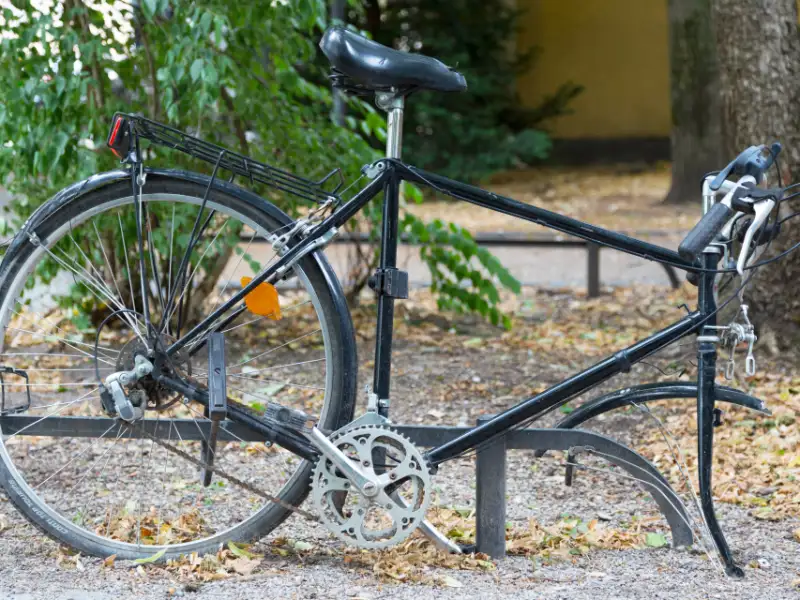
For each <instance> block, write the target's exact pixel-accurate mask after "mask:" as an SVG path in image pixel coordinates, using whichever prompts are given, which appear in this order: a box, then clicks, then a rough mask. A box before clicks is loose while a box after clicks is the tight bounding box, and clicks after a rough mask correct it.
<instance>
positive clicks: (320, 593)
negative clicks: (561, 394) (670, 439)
mask: <svg viewBox="0 0 800 600" xmlns="http://www.w3.org/2000/svg"><path fill="white" fill-rule="evenodd" d="M691 296H692V292H691V289H689V288H688V287H687V288H684V289H682V290H679V291H676V292H670V293H667V292H666V291H665V290H663V289H637V290H625V289H620V290H616V291H615V292H614V293H613V294H609V295H606V296H604V297H603V298H600V299H596V300H587V299H585V298H583V297H581V296H580V295H578V296H576V295H575V294H574V293H569V294H568V293H563V292H561V293H559V292H542V291H536V290H530V289H526V290H525V293H524V294H523V296H522V298H521V299H517V300H513V299H509V300H508V302H507V304H506V307H507V308H508V309H513V310H514V311H515V314H516V318H515V328H514V329H513V330H512V331H511V332H503V331H502V330H498V329H495V328H492V327H490V326H488V325H486V324H484V323H482V322H480V321H477V320H475V319H472V318H465V317H459V316H456V315H440V314H437V313H435V312H434V311H432V310H431V308H432V300H431V299H430V297H429V296H428V294H427V293H426V292H424V291H420V292H417V293H416V294H415V296H414V297H412V299H411V300H409V301H408V302H407V303H404V304H403V306H402V307H401V308H400V309H399V310H398V315H397V326H398V332H397V344H396V353H395V369H394V372H395V379H394V387H393V393H392V397H393V400H394V406H393V417H394V418H395V420H396V421H397V422H422V421H425V422H428V423H441V424H467V423H473V422H474V421H475V419H476V418H477V417H478V416H479V415H481V414H490V413H493V412H496V411H498V410H500V409H502V408H504V407H506V406H509V405H510V404H512V403H513V399H514V398H519V397H524V396H525V395H526V394H527V393H529V392H535V391H536V390H540V389H543V388H544V387H546V386H548V385H550V384H552V383H554V382H556V381H557V380H559V379H561V378H563V377H564V376H565V375H566V374H568V373H570V372H573V371H575V370H578V369H580V368H583V367H586V366H588V365H590V364H592V363H593V362H595V361H596V360H597V359H598V358H599V357H600V356H601V355H602V354H604V353H606V352H608V351H611V350H613V349H616V348H620V347H623V346H625V345H627V344H629V343H630V342H631V340H633V339H635V338H638V337H642V336H643V335H644V334H645V332H646V331H649V330H652V329H656V328H658V327H660V326H663V325H664V324H666V323H668V322H669V321H671V320H673V319H674V318H676V317H677V315H679V314H680V310H681V309H678V308H676V306H677V304H679V301H680V300H682V299H684V298H688V299H689V300H691ZM372 310H373V309H372V308H371V307H369V306H366V307H364V308H362V309H360V310H359V311H358V312H357V313H356V315H355V317H356V324H357V328H358V331H359V334H360V356H361V377H362V379H363V380H364V382H366V381H367V379H368V374H369V372H370V368H371V362H372V361H371V351H372V350H371V339H370V337H371V333H370V330H369V328H368V323H369V322H370V321H371V319H372V317H373V315H372V314H371V311H372ZM587 325H588V326H587ZM692 353H693V348H692V347H683V348H672V349H669V350H667V351H665V352H664V353H663V354H662V355H659V357H658V358H657V359H655V360H653V361H652V364H653V365H654V366H656V367H658V368H659V369H664V370H675V369H677V368H678V367H680V366H685V367H686V368H687V369H689V372H691V369H692V366H691V364H690V363H689V362H685V361H684V360H683V358H682V357H683V356H686V357H688V358H691V355H692ZM421 357H424V358H423V359H422V360H420V359H421ZM759 358H761V357H759ZM792 363H793V361H792V360H771V361H770V367H771V368H770V370H769V372H767V371H766V364H767V363H766V361H765V360H764V361H762V363H761V364H762V365H763V368H762V370H761V371H760V373H761V376H760V377H756V378H754V379H751V380H749V381H738V382H737V385H739V386H744V387H753V388H755V393H758V394H760V395H762V397H764V398H765V399H766V400H767V401H768V403H769V405H770V407H771V408H772V409H773V413H774V415H773V417H771V418H766V417H758V416H754V415H752V414H747V413H746V412H745V411H744V410H741V411H738V410H737V411H731V412H730V413H728V414H726V423H725V426H724V427H722V428H720V429H719V430H718V436H719V439H720V444H719V447H718V450H717V456H716V487H715V492H716V495H717V496H718V498H719V499H721V500H723V501H725V502H724V503H720V504H719V511H720V516H721V520H722V523H723V525H724V527H725V530H726V531H727V532H728V535H729V539H730V542H731V545H732V547H733V548H734V550H735V553H736V556H737V559H738V560H739V562H740V563H741V564H743V565H744V566H745V572H746V578H745V579H744V581H733V580H731V579H729V578H726V577H725V576H724V575H723V574H721V573H720V571H719V569H718V567H717V565H716V563H715V561H714V559H713V554H712V555H711V556H710V557H709V556H707V555H706V554H705V553H704V552H703V551H702V549H701V546H699V545H696V546H695V547H693V549H691V550H686V549H670V548H669V546H668V544H667V545H664V542H666V541H667V540H668V539H669V532H668V530H667V528H666V524H665V522H664V521H663V519H661V518H660V517H659V515H658V512H657V511H656V510H655V504H654V503H653V502H652V501H651V500H650V499H649V497H648V496H647V494H646V493H644V492H643V491H642V490H639V489H638V488H637V487H636V486H635V485H634V486H632V485H631V482H630V481H629V480H624V479H619V478H618V477H617V476H615V475H613V474H611V473H610V472H608V471H595V472H591V471H590V472H580V473H579V474H578V476H577V478H576V482H575V484H574V485H573V486H572V487H571V488H568V487H565V486H564V483H563V468H562V466H561V464H562V459H561V458H560V457H551V458H545V459H542V460H540V461H536V460H535V459H533V457H532V456H531V454H530V453H525V452H521V451H515V452H512V453H511V455H510V457H509V480H508V488H507V493H508V520H509V527H510V529H509V542H508V545H509V549H510V550H511V551H512V552H514V553H516V555H515V556H511V557H509V558H506V559H504V560H499V561H491V560H490V559H489V558H488V557H485V556H480V555H479V556H477V557H474V558H465V559H462V558H452V557H446V556H444V555H442V554H439V553H437V552H435V551H433V550H432V549H430V548H429V547H428V546H427V544H426V543H425V542H423V541H422V540H418V539H413V540H412V541H410V542H407V543H406V544H404V546H403V547H401V548H400V549H396V550H392V551H388V552H383V553H379V552H367V553H359V552H352V551H346V550H345V549H344V548H342V547H341V546H340V545H339V544H338V543H335V542H334V541H333V540H332V539H331V538H330V537H329V536H328V535H327V534H326V532H325V531H324V530H323V529H322V528H321V527H320V526H319V525H316V524H309V523H306V522H304V521H302V519H300V518H299V517H294V518H292V519H290V520H289V521H288V522H287V523H286V524H285V525H283V526H282V527H281V528H280V529H279V530H278V531H276V532H275V533H274V534H273V535H272V536H270V537H269V538H267V539H265V540H263V541H262V542H260V543H259V544H256V545H254V546H252V547H249V548H246V549H245V550H244V551H241V550H239V553H237V554H235V555H234V553H232V552H231V551H230V550H227V549H224V550H223V551H221V552H220V553H219V554H218V555H217V556H210V557H205V558H201V557H197V558H196V559H189V560H186V561H183V562H181V563H174V564H172V565H170V566H167V567H161V566H158V565H135V564H131V563H122V562H114V561H106V562H105V563H104V562H103V561H101V560H100V559H94V558H91V557H84V556H75V555H71V554H70V553H69V552H68V551H67V550H66V549H62V548H59V547H58V546H57V545H56V544H55V543H53V542H50V541H49V540H47V539H45V538H44V537H43V536H42V535H41V534H39V533H38V532H37V531H35V530H34V529H33V528H31V527H30V526H29V525H27V524H26V523H25V522H24V521H23V520H22V519H21V518H20V517H19V516H18V515H17V514H16V513H15V512H14V511H13V509H12V508H11V507H10V506H9V505H8V503H7V502H4V501H3V502H0V526H1V527H2V531H0V539H2V541H3V548H4V552H3V553H2V555H0V573H2V578H1V579H0V597H3V598H14V599H16V600H19V599H22V598H48V599H52V598H58V599H59V600H61V599H67V598H75V599H78V598H87V599H96V600H106V599H111V598H119V597H137V598H139V597H140V598H165V597H171V596H181V595H187V596H189V597H197V598H204V597H208V598H211V597H213V598H240V597H269V598H292V597H297V598H371V599H377V598H382V597H392V598H395V597H397V598H411V597H415V598H449V597H463V596H464V594H465V593H468V594H469V596H470V597H475V596H478V595H480V596H482V597H486V598H502V597H508V596H510V595H514V597H532V598H533V597H536V598H578V599H580V598H590V597H594V596H597V595H598V594H602V595H603V597H608V598H630V599H634V598H635V599H639V598H642V599H644V598H667V597H674V596H676V595H677V596H678V597H681V598H754V597H768V598H791V597H793V595H800V592H798V591H797V588H796V586H797V585H798V581H797V579H798V578H800V559H799V558H798V556H800V553H798V550H799V549H800V537H798V536H800V522H798V515H800V510H798V506H800V503H798V500H800V498H798V495H799V494H800V486H798V485H797V483H796V479H795V478H796V476H797V475H798V474H800V473H798V466H799V465H800V459H798V456H797V440H798V428H797V424H796V423H795V421H794V415H795V413H796V412H797V411H798V410H800V396H799V395H798V390H797V389H796V388H795V386H798V387H800V380H798V379H797V378H796V377H795V376H794V375H793V373H792V372H791V365H792ZM684 377H686V376H685V375H684ZM658 378H662V379H665V378H667V377H665V376H664V375H662V374H661V373H659V372H658V371H657V370H655V369H654V368H653V367H649V366H640V367H637V368H636V369H634V371H633V372H632V373H631V374H630V375H628V376H626V377H625V378H624V380H622V381H616V382H614V387H622V386H624V385H626V383H632V382H636V381H644V380H654V379H658ZM602 389H612V388H611V387H610V385H605V386H603V388H602ZM580 401H581V400H580V399H579V400H578V402H580ZM653 410H654V413H655V414H656V415H658V417H659V418H660V419H662V421H663V422H664V423H666V425H667V427H668V428H669V431H670V432H671V433H672V434H673V435H674V436H675V437H676V439H677V440H678V442H679V445H680V447H681V449H682V451H683V452H685V457H684V458H685V460H686V463H687V465H688V467H689V469H690V470H691V471H693V467H694V456H693V436H692V431H691V423H692V417H691V403H686V402H684V403H683V404H680V403H678V404H675V403H672V404H664V405H659V406H657V407H654V409H653ZM561 416H563V415H561V414H560V413H556V414H554V415H551V416H550V418H549V419H548V420H547V421H545V424H549V423H552V422H553V421H554V420H555V419H557V418H559V417H561ZM593 426H594V428H597V429H598V430H599V431H603V432H606V433H608V434H609V435H613V436H614V437H616V438H618V439H621V440H624V441H626V442H627V443H629V444H630V445H631V446H633V447H635V448H637V449H639V450H640V451H641V452H642V453H644V454H645V455H647V456H648V457H649V458H651V459H652V460H654V462H656V464H658V465H659V466H660V467H661V468H662V469H664V470H665V472H667V473H668V474H669V475H670V476H671V477H672V479H673V483H674V485H675V486H676V488H678V489H680V488H681V485H682V483H683V482H682V480H681V477H680V474H679V473H678V471H677V470H676V469H675V468H674V467H673V468H670V467H671V465H672V461H671V460H669V459H668V458H667V456H668V454H669V452H668V449H666V447H665V446H664V444H663V441H662V440H661V437H660V433H659V431H658V430H657V429H656V428H654V427H652V426H651V423H650V421H649V419H648V418H647V417H645V416H643V415H641V414H639V413H637V412H628V413H625V412H624V411H623V412H622V413H620V414H618V415H615V416H613V417H609V418H607V419H605V420H603V421H602V422H598V423H594V424H593ZM473 472H474V463H473V461H472V459H469V458H467V459H463V460H460V461H456V462H454V463H449V464H447V465H446V466H445V467H444V468H443V469H442V470H441V472H440V473H439V474H438V475H437V476H436V478H435V486H436V487H435V490H436V504H437V505H438V506H439V507H441V508H440V510H438V511H435V512H434V513H433V518H434V520H436V521H438V522H440V523H443V524H444V526H445V527H444V528H445V531H448V533H449V534H450V535H451V536H453V537H457V538H461V539H470V538H471V536H472V535H474V533H473V531H472V530H471V529H470V528H471V527H473V525H472V523H473V522H474V521H473V515H472V514H471V510H472V508H473V507H474V478H473ZM648 534H650V535H648ZM660 546H663V547H660ZM241 554H243V555H241Z"/></svg>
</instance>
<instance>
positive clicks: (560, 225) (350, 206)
mask: <svg viewBox="0 0 800 600" xmlns="http://www.w3.org/2000/svg"><path fill="white" fill-rule="evenodd" d="M379 163H383V164H384V165H385V168H383V169H382V170H380V172H379V174H378V176H377V177H375V179H373V180H372V181H371V182H370V183H369V184H368V185H367V186H366V187H365V188H363V189H362V190H361V191H359V192H358V193H357V194H356V195H355V196H354V197H353V198H352V199H351V200H350V201H348V202H347V203H346V204H344V205H343V206H342V207H341V208H339V209H338V210H336V211H335V212H334V213H333V214H331V215H330V216H329V217H328V218H327V219H325V220H324V221H323V222H322V223H320V224H319V225H318V226H317V227H315V228H314V229H313V230H311V232H310V233H309V234H308V235H307V236H306V237H304V238H302V239H301V240H299V241H298V242H297V243H296V244H295V245H294V246H292V247H291V248H290V249H289V251H288V252H287V253H286V254H284V255H283V256H281V257H280V258H279V259H278V260H277V261H275V262H274V263H272V264H271V265H269V266H268V267H267V268H266V269H264V270H263V271H262V272H261V273H259V274H258V275H256V276H255V277H254V278H253V280H252V281H251V282H250V283H248V284H247V285H246V286H245V287H243V288H242V289H241V290H240V291H239V292H237V293H236V294H234V296H233V297H232V298H230V299H229V300H228V301H227V302H225V303H223V304H222V305H221V306H220V307H218V308H217V309H216V310H215V311H214V312H212V313H211V314H210V315H208V316H207V317H206V318H205V319H203V320H202V321H201V322H200V323H198V324H197V325H196V326H195V327H194V328H193V329H192V330H191V331H189V332H188V333H187V334H186V335H185V336H183V337H182V338H181V339H180V340H178V341H177V342H175V343H174V344H172V345H171V346H170V347H169V348H168V349H167V353H168V354H169V355H173V354H174V353H175V352H177V351H178V350H180V349H181V348H183V347H184V346H185V345H186V344H188V343H190V342H192V341H193V340H195V339H196V338H197V337H199V336H200V335H202V334H204V333H206V332H207V331H209V330H211V327H212V326H213V325H214V323H216V322H217V321H218V320H219V319H220V318H222V317H223V316H224V315H225V313H227V312H228V311H229V310H230V309H231V308H233V307H234V306H236V305H238V304H240V303H241V302H242V300H244V298H245V296H247V294H249V293H250V292H252V291H253V290H254V289H255V288H256V287H257V286H258V285H259V284H261V283H263V282H267V283H274V282H275V281H277V280H278V279H279V278H280V277H281V276H282V275H283V274H284V273H285V271H286V270H287V269H288V268H290V267H291V265H292V264H294V262H295V261H297V260H298V258H301V257H302V256H303V255H304V253H305V252H307V251H308V249H309V248H311V247H314V246H315V243H317V242H318V240H319V239H320V238H321V237H322V236H323V235H324V234H326V233H327V232H329V231H330V230H331V229H333V228H335V227H336V228H338V227H341V226H342V225H343V224H344V223H346V222H347V221H349V220H350V219H351V218H352V217H353V216H354V215H356V214H357V213H358V212H359V211H360V210H361V209H362V208H363V207H364V206H365V205H366V204H367V203H368V202H369V201H370V200H372V199H373V198H375V197H376V196H377V195H378V194H379V193H380V192H381V191H383V192H384V194H385V195H386V194H390V195H391V194H396V195H397V198H399V186H400V185H401V183H402V182H403V181H409V182H412V183H417V184H420V185H424V186H428V187H432V188H433V189H435V190H437V191H440V192H443V193H445V194H448V195H450V196H453V197H454V198H458V199H461V200H465V201H467V202H470V203H472V204H476V205H478V206H482V207H484V208H487V209H489V210H492V211H495V212H500V213H503V214H507V215H511V216H514V217H517V218H519V219H523V220H525V221H530V222H532V223H536V224H538V225H542V226H544V227H548V228H550V229H555V230H556V231H561V232H563V233H567V234H569V235H573V236H575V237H579V238H582V239H585V240H588V241H591V242H595V243H597V244H600V245H601V246H607V247H609V248H614V249H616V250H620V251H622V252H625V253H627V254H632V255H634V256H639V257H641V258H645V259H647V260H653V261H657V262H665V263H669V264H671V265H674V266H676V267H678V268H680V269H683V270H685V271H692V270H695V267H694V266H693V265H692V264H691V263H689V262H687V261H685V260H684V259H683V258H681V257H680V255H679V254H678V253H677V252H675V251H674V250H670V249H668V248H664V247H662V246H658V245H656V244H651V243H649V242H645V241H642V240H637V239H635V238H632V237H630V236H627V235H624V234H621V233H617V232H614V231H610V230H608V229H604V228H602V227H597V226H595V225H590V224H589V223H584V222H583V221H579V220H578V219H573V218H571V217H566V216H564V215H560V214H558V213H554V212H551V211H549V210H545V209H543V208H538V207H536V206H531V205H529V204H525V203H523V202H519V201H517V200H513V199H512V198H506V197H504V196H499V195H498V194H494V193H492V192H487V191H486V190H482V189H480V188H477V187H474V186H471V185H467V184H465V183H460V182H458V181H455V180H453V179H448V178H447V177H442V176H441V175H436V174H434V173H429V172H427V171H423V170H422V169H417V168H416V167H412V166H410V165H406V164H405V163H403V162H401V161H399V160H397V159H383V160H381V161H378V163H376V165H377V164H379ZM390 181H391V185H389V182H390ZM384 209H385V212H384V221H386V220H387V219H388V220H390V221H393V222H394V223H395V225H394V228H393V229H392V228H389V230H387V228H386V227H385V226H384V229H383V239H382V244H381V255H382V256H383V255H388V256H389V257H391V256H396V254H397V227H396V223H397V218H398V214H397V213H398V210H399V202H398V201H396V200H394V201H391V202H385V203H384ZM381 260H383V258H382V259H381ZM387 314H388V313H387ZM388 333H389V331H388V329H386V330H385V335H386V334H388ZM376 383H377V382H376ZM386 385H387V388H386V389H387V390H388V384H386ZM376 393H377V392H376Z"/></svg>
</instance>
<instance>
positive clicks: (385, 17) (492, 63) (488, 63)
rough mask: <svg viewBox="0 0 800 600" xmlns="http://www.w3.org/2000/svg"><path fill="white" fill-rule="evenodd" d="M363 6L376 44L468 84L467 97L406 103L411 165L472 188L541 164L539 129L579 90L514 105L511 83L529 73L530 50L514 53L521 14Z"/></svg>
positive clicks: (472, 6) (478, 3)
mask: <svg viewBox="0 0 800 600" xmlns="http://www.w3.org/2000/svg"><path fill="white" fill-rule="evenodd" d="M369 5H370V7H371V8H372V11H373V13H372V14H371V13H369V11H368V12H367V16H368V18H367V19H364V20H362V21H361V22H362V25H363V26H364V27H365V28H367V29H368V30H369V31H370V33H371V34H372V35H373V37H374V38H375V39H376V40H377V41H379V42H381V43H383V44H387V45H389V46H395V47H396V48H400V49H403V50H409V51H412V52H421V53H423V54H426V55H428V56H433V57H435V58H438V59H440V60H442V61H443V62H444V63H445V64H448V65H450V66H452V67H455V68H457V69H458V70H459V71H461V72H462V73H464V75H465V76H466V78H467V84H468V86H469V89H468V90H467V92H465V93H460V94H445V93H439V92H420V93H419V94H414V95H413V96H412V97H411V98H410V99H409V102H408V105H407V110H406V123H407V127H406V131H407V132H408V134H409V135H408V137H407V140H406V142H405V157H406V159H407V160H408V161H409V162H412V163H413V164H416V165H417V166H420V167H422V168H426V169H430V170H433V171H437V172H439V173H441V174H443V175H447V176H449V177H453V178H455V179H460V180H467V181H476V180H480V179H482V178H484V177H486V176H488V175H491V174H492V173H495V172H497V171H499V170H502V169H507V168H509V167H513V166H517V165H519V164H520V163H525V164H528V163H531V162H535V161H538V160H541V159H544V158H546V157H547V155H548V153H549V151H550V146H551V143H550V138H549V136H548V135H547V134H546V133H545V131H544V130H543V129H542V126H543V122H544V121H546V120H547V119H549V118H553V117H557V116H559V115H561V114H564V113H565V112H566V111H567V107H568V104H569V102H570V100H572V98H574V97H575V96H576V95H577V94H578V93H580V91H581V88H580V86H577V85H574V84H572V83H565V84H564V85H562V86H561V87H560V88H559V89H558V90H557V91H556V92H555V93H554V94H552V95H551V96H549V97H548V98H546V99H545V101H544V102H543V103H542V104H541V105H540V106H538V107H534V108H524V107H522V106H521V105H520V101H519V98H518V97H517V96H516V94H515V93H514V89H515V84H516V81H517V78H518V76H519V75H521V74H522V73H524V72H526V71H527V70H528V69H530V68H531V67H532V66H533V62H534V61H533V59H534V57H535V50H534V49H532V48H526V49H522V50H521V51H514V50H512V48H513V41H514V37H515V34H516V28H517V22H518V18H519V15H520V12H519V11H517V10H514V9H513V8H511V5H512V3H510V2H507V0H449V1H448V2H440V1H439V0H386V2H385V3H384V2H381V3H380V8H378V6H379V5H378V3H377V2H376V1H375V0H373V1H372V2H370V3H369ZM376 10H380V19H376V18H375V14H374V11H376ZM370 15H371V16H370ZM377 23H379V24H380V25H379V26H377Z"/></svg>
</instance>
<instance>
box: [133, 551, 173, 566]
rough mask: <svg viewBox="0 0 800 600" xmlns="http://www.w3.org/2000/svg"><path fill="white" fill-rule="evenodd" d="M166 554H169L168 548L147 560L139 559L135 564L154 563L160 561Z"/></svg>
mask: <svg viewBox="0 0 800 600" xmlns="http://www.w3.org/2000/svg"><path fill="white" fill-rule="evenodd" d="M166 553H167V549H166V548H162V549H161V550H159V551H158V552H156V553H155V554H151V555H150V556H148V557H146V558H137V559H136V560H134V561H133V562H135V563H136V564H137V565H146V564H148V563H154V562H156V561H158V560H159V559H160V558H161V557H162V556H164V555H165V554H166Z"/></svg>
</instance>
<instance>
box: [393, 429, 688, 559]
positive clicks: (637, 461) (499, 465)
mask: <svg viewBox="0 0 800 600" xmlns="http://www.w3.org/2000/svg"><path fill="white" fill-rule="evenodd" d="M489 418H491V417H488V416H487V417H481V418H480V419H478V423H479V424H480V423H481V422H483V421H485V420H488V419H489ZM394 427H395V429H397V430H399V431H400V432H401V433H403V434H404V435H406V436H408V437H409V438H410V439H411V441H413V442H414V443H415V444H417V445H419V446H427V447H430V446H438V445H440V444H443V443H445V442H448V441H450V440H453V439H455V438H457V437H458V436H460V435H462V434H463V433H466V432H467V431H469V428H468V427H437V426H425V425H395V426H394ZM575 449H584V450H585V451H586V452H587V453H595V455H597V456H601V457H602V458H603V459H604V460H606V461H608V462H610V463H612V464H614V465H616V466H618V467H619V468H621V469H624V470H625V471H627V473H628V475H629V476H630V477H634V478H636V479H637V480H640V481H641V482H642V484H643V485H644V487H645V488H646V490H647V491H648V492H649V493H650V495H651V496H652V497H653V499H654V500H655V501H656V504H657V505H658V508H659V510H660V511H661V513H662V514H663V515H664V517H665V518H666V520H667V523H668V524H669V527H670V530H671V533H672V545H673V547H676V548H677V547H680V546H689V545H691V544H692V542H693V540H694V536H693V534H692V530H691V528H690V526H689V523H691V521H690V519H689V515H688V514H687V512H686V508H685V507H684V505H683V502H682V501H681V499H680V497H678V495H677V494H676V493H675V491H674V490H673V489H672V487H671V486H670V485H669V483H668V482H667V480H666V479H664V477H663V475H661V473H659V471H658V469H656V468H655V467H654V466H653V464H652V463H650V462H649V461H648V460H647V459H645V458H644V457H643V456H641V455H640V454H638V453H636V452H634V451H633V450H631V449H630V448H628V447H626V446H623V445H622V444H620V443H618V442H615V441H614V440H612V439H610V438H608V437H606V436H604V435H600V434H598V433H594V432H591V431H584V430H580V429H518V430H516V431H512V432H510V433H509V434H507V435H505V436H501V437H499V438H498V439H496V440H494V441H493V442H492V443H491V444H489V445H487V446H485V447H484V448H481V449H479V450H478V451H477V453H476V460H475V483H476V486H475V488H476V510H475V520H476V530H475V531H476V536H475V537H476V545H477V550H478V552H483V553H485V554H488V555H489V556H491V557H494V558H501V557H503V556H505V553H506V451H507V450H534V451H541V450H563V451H565V452H570V451H572V450H575ZM570 453H571V452H570Z"/></svg>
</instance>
